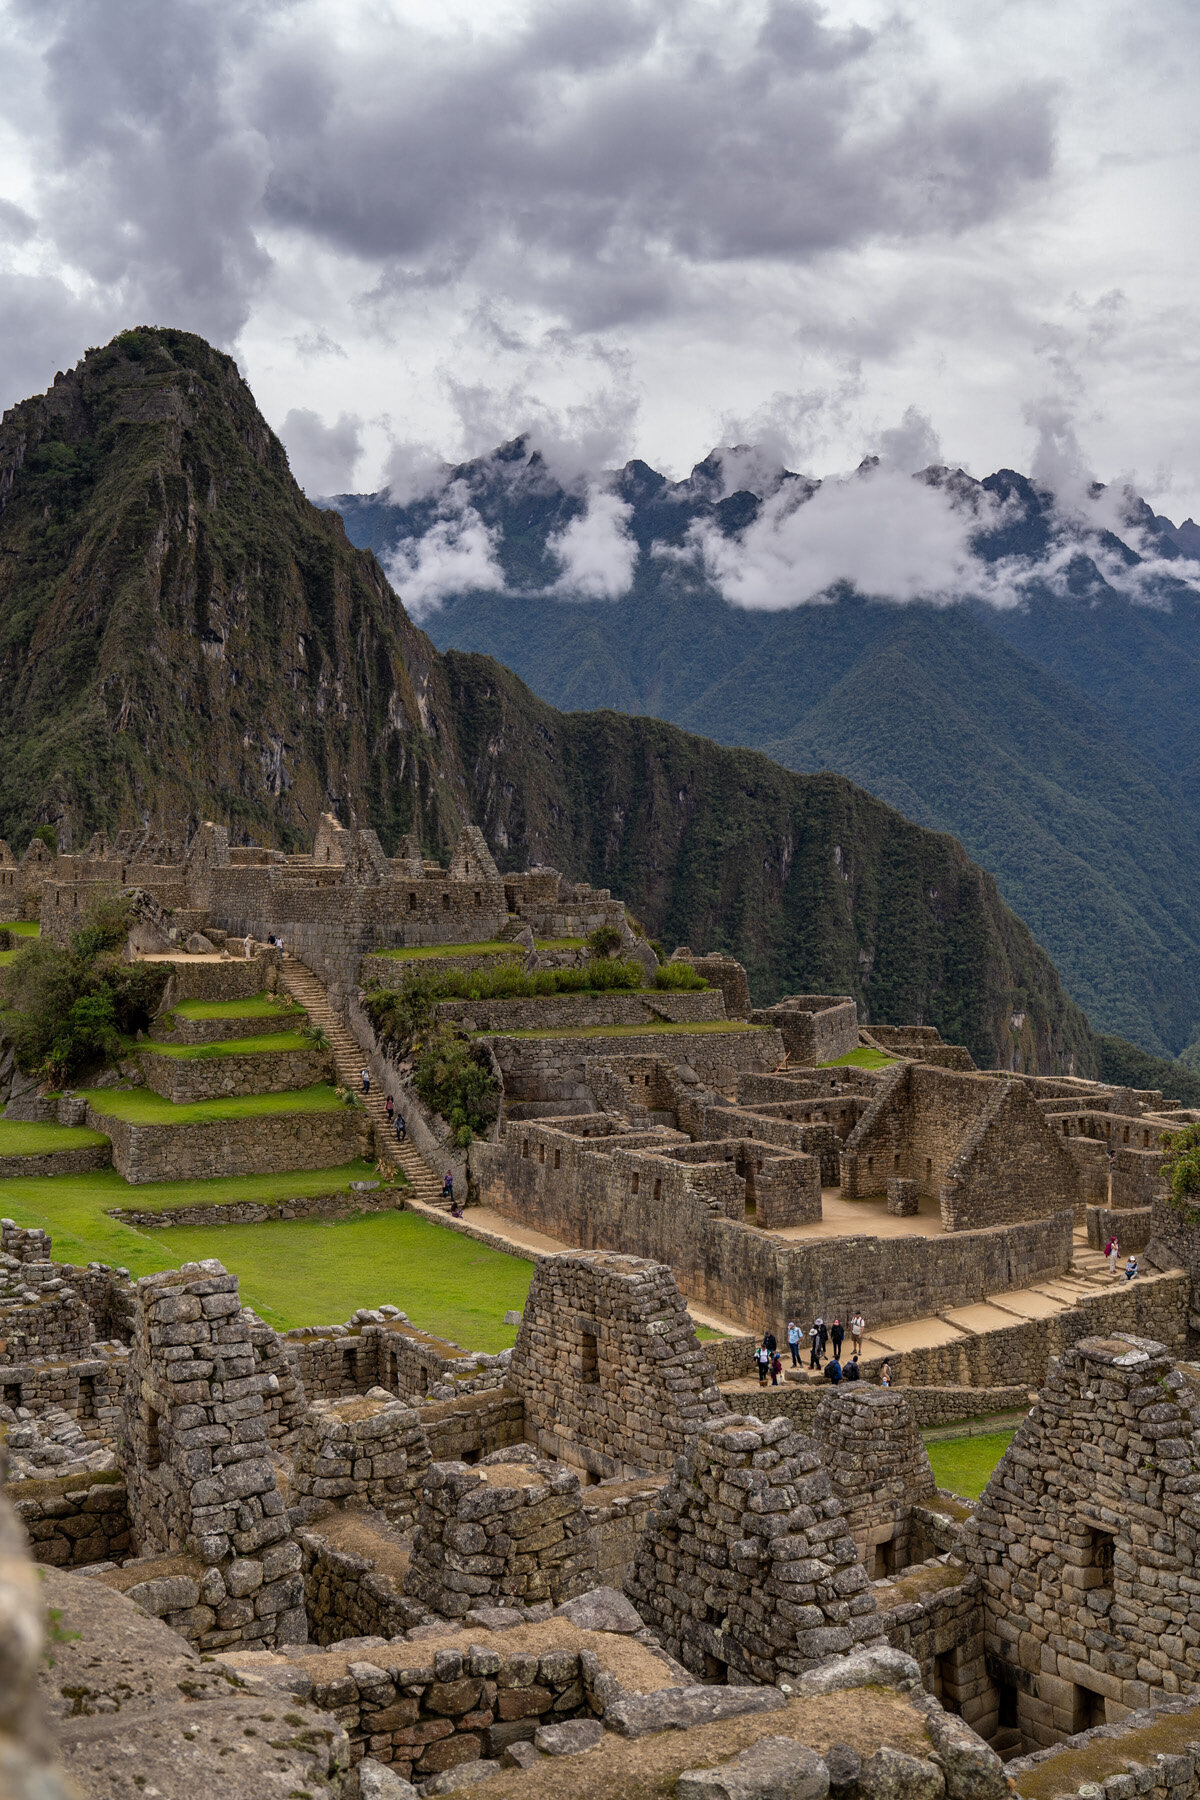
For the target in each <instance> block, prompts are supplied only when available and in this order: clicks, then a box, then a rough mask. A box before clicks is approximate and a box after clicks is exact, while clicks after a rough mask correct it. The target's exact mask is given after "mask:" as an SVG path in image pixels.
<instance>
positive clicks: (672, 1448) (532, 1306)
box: [509, 1254, 727, 1479]
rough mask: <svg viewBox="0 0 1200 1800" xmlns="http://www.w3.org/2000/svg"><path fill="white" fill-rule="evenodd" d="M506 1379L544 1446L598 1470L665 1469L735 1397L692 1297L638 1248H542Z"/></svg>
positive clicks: (601, 1473)
mask: <svg viewBox="0 0 1200 1800" xmlns="http://www.w3.org/2000/svg"><path fill="white" fill-rule="evenodd" d="M509 1379H510V1380H511V1382H512V1383H513V1385H514V1386H515V1387H516V1388H517V1390H518V1391H519V1393H520V1394H521V1397H522V1399H523V1401H524V1405H525V1431H526V1437H527V1438H528V1440H529V1441H530V1442H531V1443H534V1444H536V1445H537V1446H538V1449H539V1450H540V1452H541V1453H542V1455H543V1456H546V1457H552V1458H555V1459H557V1460H558V1461H560V1462H565V1463H569V1464H571V1465H572V1466H574V1467H575V1468H578V1469H583V1470H586V1471H587V1474H588V1475H589V1476H590V1477H591V1478H592V1479H605V1478H610V1477H612V1476H618V1475H621V1476H623V1475H631V1474H643V1473H645V1472H646V1471H648V1470H662V1471H666V1470H667V1469H669V1468H670V1467H671V1465H672V1463H673V1462H674V1460H675V1457H676V1456H677V1455H678V1454H679V1452H680V1451H681V1450H682V1449H684V1448H685V1446H686V1445H687V1443H688V1441H689V1440H690V1438H692V1437H693V1436H694V1435H695V1433H696V1432H697V1431H699V1430H700V1428H701V1427H702V1425H703V1424H704V1423H705V1422H706V1421H707V1420H709V1419H713V1418H718V1417H720V1416H721V1415H722V1414H723V1413H724V1412H725V1411H726V1410H727V1408H726V1405H725V1402H724V1400H723V1399H722V1398H721V1395H720V1394H719V1393H718V1391H717V1388H716V1386H715V1385H714V1383H713V1380H712V1376H711V1374H710V1373H709V1365H708V1362H707V1359H706V1358H705V1355H704V1352H703V1350H702V1349H701V1347H700V1345H699V1343H698V1342H697V1340H696V1332H695V1328H694V1326H693V1324H692V1321H691V1319H690V1318H689V1317H688V1313H687V1307H686V1305H685V1302H684V1299H683V1295H682V1294H681V1293H680V1291H679V1288H678V1286H677V1284H676V1282H675V1280H674V1277H673V1276H672V1274H671V1271H670V1270H669V1269H667V1268H664V1267H663V1266H662V1265H661V1264H658V1263H651V1262H647V1261H645V1260H643V1259H641V1258H638V1257H633V1256H615V1255H597V1254H592V1255H586V1256H544V1257H541V1258H539V1260H538V1264H537V1270H536V1273H535V1274H534V1278H533V1281H532V1282H531V1284H530V1288H529V1297H528V1299H527V1301H526V1303H525V1314H524V1318H523V1321H522V1324H521V1329H520V1331H519V1333H518V1334H517V1342H516V1346H515V1348H514V1350H513V1358H512V1365H511V1368H510V1371H509Z"/></svg>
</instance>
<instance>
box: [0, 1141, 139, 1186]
mask: <svg viewBox="0 0 1200 1800" xmlns="http://www.w3.org/2000/svg"><path fill="white" fill-rule="evenodd" d="M111 1167H112V1146H111V1145H110V1144H108V1143H103V1144H84V1145H83V1146H82V1147H81V1148H80V1149H78V1150H49V1151H46V1152H45V1153H44V1154H42V1155H40V1156H4V1157H0V1181H28V1180H29V1179H30V1178H31V1177H33V1176H40V1175H91V1174H92V1173H93V1172H94V1171H95V1170H96V1169H110V1168H111Z"/></svg>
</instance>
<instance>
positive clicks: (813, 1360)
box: [808, 1319, 821, 1369]
mask: <svg viewBox="0 0 1200 1800" xmlns="http://www.w3.org/2000/svg"><path fill="white" fill-rule="evenodd" d="M808 1366H809V1368H810V1369H819V1368H820V1366H821V1321H820V1319H814V1320H813V1322H812V1324H811V1325H810V1326H809V1328H808Z"/></svg>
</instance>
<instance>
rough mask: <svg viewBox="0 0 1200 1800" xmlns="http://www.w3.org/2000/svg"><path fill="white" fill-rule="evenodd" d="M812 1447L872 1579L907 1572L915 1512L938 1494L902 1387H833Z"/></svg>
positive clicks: (817, 1422) (817, 1419)
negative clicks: (816, 1451)
mask: <svg viewBox="0 0 1200 1800" xmlns="http://www.w3.org/2000/svg"><path fill="white" fill-rule="evenodd" d="M812 1436H813V1442H814V1443H815V1444H816V1446H817V1448H818V1450H819V1451H820V1452H821V1457H822V1460H823V1461H824V1464H825V1467H826V1468H827V1469H828V1471H829V1479H830V1480H831V1482H832V1483H833V1491H834V1493H835V1494H836V1495H837V1497H838V1499H839V1500H840V1501H841V1503H842V1506H843V1508H844V1509H845V1513H846V1521H847V1524H848V1526H849V1529H850V1533H851V1535H852V1537H853V1538H854V1541H855V1543H856V1544H857V1545H858V1547H859V1554H860V1555H861V1556H862V1559H863V1562H864V1564H865V1565H866V1569H867V1573H868V1574H869V1575H870V1576H871V1578H872V1580H875V1579H877V1578H879V1577H880V1576H883V1575H886V1574H889V1573H893V1572H894V1571H896V1570H898V1569H903V1568H904V1567H905V1566H906V1565H907V1564H908V1562H909V1561H911V1560H912V1558H911V1556H910V1546H909V1539H910V1535H911V1524H912V1512H913V1507H914V1506H917V1505H919V1504H920V1502H921V1501H923V1500H928V1499H929V1497H930V1496H931V1495H932V1494H933V1493H934V1492H935V1491H936V1488H937V1483H936V1482H935V1480H934V1477H933V1470H932V1468H931V1467H930V1463H929V1453H928V1451H927V1450H926V1448H925V1445H924V1444H923V1442H922V1441H921V1437H920V1434H919V1432H918V1430H917V1421H916V1419H915V1418H914V1416H913V1412H912V1409H911V1407H910V1406H909V1404H908V1401H907V1399H906V1398H905V1395H904V1392H903V1389H900V1388H875V1387H868V1386H867V1385H866V1384H865V1383H864V1382H858V1383H855V1384H853V1385H852V1386H849V1387H847V1386H845V1385H844V1384H843V1386H841V1387H837V1388H834V1389H833V1390H832V1391H831V1392H830V1393H828V1394H827V1395H826V1396H825V1398H824V1399H823V1400H822V1401H821V1403H820V1405H819V1406H818V1407H817V1411H816V1417H815V1419H814V1420H813V1425H812Z"/></svg>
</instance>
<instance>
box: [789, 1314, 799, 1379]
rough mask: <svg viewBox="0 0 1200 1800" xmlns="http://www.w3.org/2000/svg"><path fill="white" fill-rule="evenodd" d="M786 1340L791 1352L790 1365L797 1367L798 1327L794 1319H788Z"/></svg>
mask: <svg viewBox="0 0 1200 1800" xmlns="http://www.w3.org/2000/svg"><path fill="white" fill-rule="evenodd" d="M787 1341H788V1349H789V1350H790V1351H791V1353H792V1367H793V1369H798V1368H799V1367H800V1327H799V1326H798V1325H797V1323H796V1321H795V1319H789V1320H788V1326H787Z"/></svg>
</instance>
